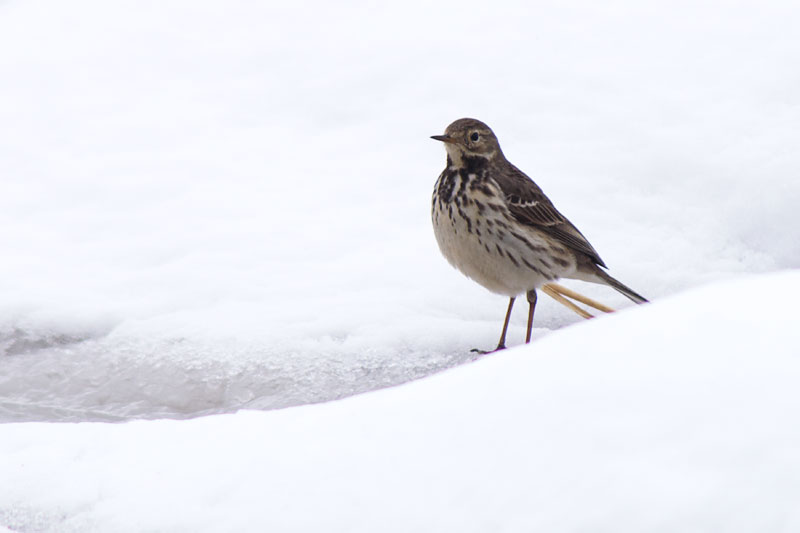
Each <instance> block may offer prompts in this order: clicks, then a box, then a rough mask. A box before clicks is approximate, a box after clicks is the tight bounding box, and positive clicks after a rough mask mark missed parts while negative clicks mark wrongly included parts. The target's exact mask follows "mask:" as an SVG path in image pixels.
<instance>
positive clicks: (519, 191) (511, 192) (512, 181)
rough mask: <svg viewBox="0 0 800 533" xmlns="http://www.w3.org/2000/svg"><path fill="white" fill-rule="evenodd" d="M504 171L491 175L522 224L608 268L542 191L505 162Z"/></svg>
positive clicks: (497, 171) (513, 213)
mask: <svg viewBox="0 0 800 533" xmlns="http://www.w3.org/2000/svg"><path fill="white" fill-rule="evenodd" d="M506 165H507V166H505V165H504V168H500V169H495V170H496V171H495V172H492V176H494V177H495V178H496V179H495V181H497V183H498V185H499V186H500V189H501V190H502V191H503V193H504V194H505V196H506V205H507V206H508V209H509V210H510V211H511V214H512V215H513V216H514V218H516V219H517V220H518V221H519V222H521V223H523V224H528V225H529V226H534V227H536V228H538V229H540V230H542V231H544V232H545V233H547V234H548V235H550V236H551V237H554V238H555V239H556V240H557V241H559V242H561V243H562V244H564V245H566V246H568V247H570V248H572V249H573V250H576V251H578V252H581V253H584V254H586V255H587V256H588V257H589V258H590V259H591V260H592V261H594V262H595V263H596V264H598V265H600V266H602V267H605V266H606V264H605V263H604V262H603V260H602V259H600V256H599V255H598V253H597V251H596V250H595V249H594V248H593V247H592V245H591V244H589V241H588V240H586V237H584V236H583V234H582V233H581V232H580V231H578V228H576V227H575V226H574V225H573V224H572V222H570V221H569V220H567V218H566V217H565V216H564V215H562V214H561V213H560V212H559V211H558V209H556V208H555V206H554V205H553V202H551V201H550V199H549V198H548V197H547V196H545V194H544V192H542V189H540V188H539V186H538V185H536V183H534V182H533V180H532V179H530V178H529V177H528V176H527V175H525V173H524V172H522V171H521V170H519V169H518V168H517V167H515V166H514V165H512V164H511V163H508V162H506Z"/></svg>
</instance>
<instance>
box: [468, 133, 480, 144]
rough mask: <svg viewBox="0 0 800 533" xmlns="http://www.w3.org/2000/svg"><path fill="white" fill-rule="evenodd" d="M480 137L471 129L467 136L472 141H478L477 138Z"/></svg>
mask: <svg viewBox="0 0 800 533" xmlns="http://www.w3.org/2000/svg"><path fill="white" fill-rule="evenodd" d="M480 138H481V136H480V135H478V132H477V131H473V132H472V135H470V136H469V140H470V141H472V142H474V143H476V142H478V139H480Z"/></svg>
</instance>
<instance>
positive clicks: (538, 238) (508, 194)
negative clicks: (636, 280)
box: [431, 118, 647, 354]
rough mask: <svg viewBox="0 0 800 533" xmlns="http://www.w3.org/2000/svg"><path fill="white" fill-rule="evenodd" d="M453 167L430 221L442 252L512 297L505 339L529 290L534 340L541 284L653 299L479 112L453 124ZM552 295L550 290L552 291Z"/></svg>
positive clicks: (448, 132)
mask: <svg viewBox="0 0 800 533" xmlns="http://www.w3.org/2000/svg"><path fill="white" fill-rule="evenodd" d="M431 138H432V139H434V140H437V141H441V142H442V143H444V146H445V149H446V151H447V166H446V167H445V169H444V170H443V171H442V173H441V174H440V175H439V178H438V179H437V180H436V184H435V186H434V189H433V197H432V206H431V219H432V222H433V232H434V235H435V237H436V242H437V243H438V245H439V249H440V251H441V252H442V255H444V257H445V258H446V259H447V261H448V262H449V263H450V264H451V265H453V266H454V267H455V268H456V269H458V270H459V271H461V273H463V274H464V275H466V276H467V277H469V278H471V279H472V280H474V281H476V282H478V283H479V284H480V285H482V286H483V287H485V288H486V289H488V290H489V291H491V292H493V293H496V294H500V295H504V296H507V297H508V298H509V302H508V309H507V310H506V315H505V320H504V322H503V329H502V332H501V334H500V341H499V342H498V343H497V347H496V348H495V349H494V350H488V351H484V350H478V349H474V350H473V351H475V352H479V353H482V354H485V353H491V352H494V351H498V350H502V349H504V348H505V347H506V345H505V343H506V332H507V331H508V321H509V318H510V316H511V310H512V308H513V307H514V301H515V299H516V298H517V297H518V296H520V295H521V294H523V293H524V294H525V296H526V299H527V301H528V306H529V307H528V323H527V330H526V334H525V343H526V344H527V343H529V342H530V340H531V330H532V328H533V314H534V311H535V309H536V300H537V293H536V289H538V288H540V287H543V286H544V288H543V290H546V289H549V285H545V284H549V283H551V282H553V281H555V280H558V279H561V278H566V279H578V280H583V281H588V282H592V283H599V284H604V285H608V286H610V287H612V288H613V289H615V290H617V291H618V292H620V293H622V294H623V295H625V296H626V297H628V298H629V299H630V300H631V301H633V302H635V303H637V304H642V303H646V302H647V299H646V298H645V297H644V296H642V295H640V294H639V293H637V292H636V291H634V290H633V289H631V288H630V287H628V286H626V285H625V284H623V283H622V282H620V281H618V280H617V279H615V278H613V277H611V276H610V275H609V274H608V273H607V272H606V271H605V269H606V268H607V267H606V264H605V262H603V260H602V259H601V258H600V255H598V253H597V251H596V250H595V249H594V247H593V246H592V245H591V244H590V243H589V241H588V240H587V239H586V237H584V236H583V234H582V233H581V232H580V231H579V230H578V228H576V227H575V225H574V224H572V223H571V222H570V221H569V220H567V218H566V217H565V216H564V215H562V214H561V212H560V211H559V210H558V209H556V207H555V206H554V205H553V202H551V201H550V199H549V198H548V197H547V196H546V195H545V194H544V192H543V191H542V189H541V188H540V187H539V186H538V185H536V183H535V182H534V181H533V180H532V179H531V178H530V177H528V176H527V175H526V174H525V173H524V172H522V171H521V170H520V169H518V168H517V167H515V166H514V165H513V164H511V163H510V162H509V161H508V159H506V157H505V155H504V154H503V151H502V150H501V148H500V143H499V141H498V140H497V136H496V135H495V134H494V132H493V131H492V129H491V128H489V126H487V125H486V124H484V123H483V122H481V121H480V120H476V119H473V118H461V119H458V120H456V121H455V122H453V123H452V124H450V125H449V126H447V128H446V129H445V132H444V135H432V136H431ZM548 294H549V293H548Z"/></svg>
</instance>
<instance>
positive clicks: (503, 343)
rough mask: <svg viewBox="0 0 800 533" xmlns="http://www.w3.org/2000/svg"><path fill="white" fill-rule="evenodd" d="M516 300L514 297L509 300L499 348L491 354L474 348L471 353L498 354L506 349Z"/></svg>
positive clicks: (498, 344)
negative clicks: (507, 335)
mask: <svg viewBox="0 0 800 533" xmlns="http://www.w3.org/2000/svg"><path fill="white" fill-rule="evenodd" d="M514 300H516V298H513V297H512V298H510V299H509V300H508V311H506V319H505V321H504V322H503V332H502V333H501V334H500V342H498V343H497V348H495V349H494V350H492V351H489V352H487V351H486V350H479V349H477V348H473V349H472V350H470V351H471V352H476V353H480V354H487V353H492V352H496V351H498V350H505V349H506V331H508V321H509V319H510V318H511V309H512V308H513V307H514Z"/></svg>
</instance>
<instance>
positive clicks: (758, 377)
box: [0, 272, 800, 532]
mask: <svg viewBox="0 0 800 533" xmlns="http://www.w3.org/2000/svg"><path fill="white" fill-rule="evenodd" d="M798 292H800V272H792V273H784V274H773V275H770V276H763V277H758V278H753V279H747V280H737V281H730V282H727V283H723V284H719V285H714V286H710V287H705V288H702V289H695V290H693V291H691V292H690V293H686V294H682V295H680V296H676V297H671V298H666V299H663V300H661V301H659V302H657V303H654V304H652V305H649V306H644V307H639V308H636V309H632V310H628V311H624V312H620V313H617V314H615V315H608V316H606V317H603V318H599V319H596V320H592V321H587V322H584V323H581V324H578V325H576V326H574V327H571V328H564V329H562V330H560V331H558V332H555V333H552V334H550V335H548V336H547V337H546V338H544V339H541V340H540V341H538V342H536V343H533V344H531V345H529V346H526V347H521V348H515V349H511V350H508V351H506V352H501V353H499V354H496V355H492V356H488V357H485V358H483V359H481V360H480V361H477V362H475V363H474V364H469V365H464V366H461V367H459V368H456V369H451V370H449V371H447V372H444V373H440V374H437V375H435V376H431V377H428V378H425V379H422V380H419V381H415V382H413V383H408V384H405V385H402V386H398V387H395V388H390V389H385V390H381V391H375V392H371V393H367V394H364V395H359V396H355V397H352V398H347V399H344V400H341V401H338V402H328V403H324V404H318V405H308V406H301V407H295V408H291V409H282V410H274V411H267V412H264V411H241V412H239V413H235V414H226V415H214V416H208V417H201V418H196V419H193V420H158V421H134V422H129V423H126V424H107V423H81V424H52V423H23V424H7V425H5V426H3V427H2V439H0V476H2V479H3V483H2V484H0V502H1V503H0V522H2V523H6V524H8V525H9V527H11V528H12V529H14V528H19V530H21V531H119V532H126V531H209V532H210V531H214V532H223V531H231V532H243V531H245V532H246V531H333V532H338V531H349V532H362V531H363V532H372V531H398V532H401V531H459V532H472V531H475V532H483V531H599V532H602V531H608V532H612V531H613V532H617V531H727V532H738V531H742V532H751V531H770V532H778V531H780V532H791V531H798V529H800V506H798V505H797V502H798V501H800V424H798V423H797V413H798V412H800V393H798V387H797V384H798V382H800V352H798V348H797V347H798V346H800V330H799V329H798V328H797V316H796V314H795V313H793V312H792V306H791V305H790V304H788V303H786V300H785V298H784V295H785V294H786V293H790V294H797V293H798ZM743 295H747V296H748V304H747V305H748V306H749V307H751V308H752V309H757V310H758V313H759V315H760V319H759V320H753V319H752V317H751V315H750V314H749V313H747V312H743V311H744V304H743V302H742V296H743Z"/></svg>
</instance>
